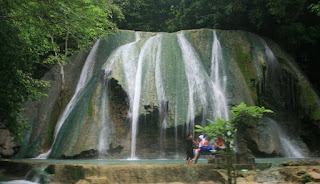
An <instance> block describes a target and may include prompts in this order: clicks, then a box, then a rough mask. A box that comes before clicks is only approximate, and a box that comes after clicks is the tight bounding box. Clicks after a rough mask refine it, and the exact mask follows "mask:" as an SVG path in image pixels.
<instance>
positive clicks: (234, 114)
mask: <svg viewBox="0 0 320 184" xmlns="http://www.w3.org/2000/svg"><path fill="white" fill-rule="evenodd" d="M264 113H273V111H272V110H270V109H266V108H264V107H258V106H247V104H245V103H244V102H242V103H240V104H239V105H236V106H234V107H232V109H231V118H230V120H222V119H221V118H218V119H217V120H216V121H213V120H210V119H207V121H208V122H209V125H207V126H204V127H202V126H200V125H195V127H196V129H195V132H203V133H205V134H206V135H207V136H208V137H210V138H211V137H221V138H223V141H224V143H225V146H226V149H225V151H226V152H228V153H232V148H231V142H232V140H233V137H234V134H235V133H236V132H237V130H238V129H242V128H246V127H251V126H252V125H253V123H254V122H255V121H257V120H258V119H261V118H262V116H263V114H264Z"/></svg>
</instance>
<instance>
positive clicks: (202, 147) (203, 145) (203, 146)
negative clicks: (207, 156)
mask: <svg viewBox="0 0 320 184" xmlns="http://www.w3.org/2000/svg"><path fill="white" fill-rule="evenodd" d="M199 138H200V142H199V143H198V148H197V149H195V150H194V158H193V160H196V158H197V157H198V156H199V152H204V151H209V150H211V149H212V147H211V146H209V142H208V141H207V140H206V139H205V138H204V137H203V135H200V136H199Z"/></svg>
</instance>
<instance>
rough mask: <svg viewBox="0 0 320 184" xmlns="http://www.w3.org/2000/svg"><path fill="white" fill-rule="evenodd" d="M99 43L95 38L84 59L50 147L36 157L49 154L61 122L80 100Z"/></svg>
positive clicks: (41, 157) (90, 72)
mask: <svg viewBox="0 0 320 184" xmlns="http://www.w3.org/2000/svg"><path fill="white" fill-rule="evenodd" d="M99 43H100V40H97V41H96V43H95V44H94V46H93V47H92V49H91V51H90V53H89V55H88V57H87V59H86V61H85V64H84V66H83V68H82V70H81V75H80V78H79V81H78V84H77V87H76V90H75V92H74V94H73V96H72V98H71V100H70V101H69V103H68V105H67V106H66V108H65V109H64V111H63V113H62V115H61V116H60V118H59V120H58V122H57V124H56V128H55V131H54V136H53V143H52V144H51V147H50V149H49V150H48V151H47V152H46V153H42V154H40V155H39V156H37V157H36V158H39V159H46V158H47V157H48V156H49V155H50V153H51V151H52V147H53V145H54V143H55V141H56V138H57V136H58V134H59V131H60V129H61V127H62V125H63V123H64V122H65V120H66V119H67V117H68V116H69V114H70V112H71V111H72V109H73V108H74V106H75V105H76V104H77V102H78V101H79V100H80V92H81V91H82V90H83V89H84V87H85V85H86V84H87V82H88V81H89V79H90V78H91V77H92V73H93V68H94V60H95V57H96V52H97V48H98V45H99Z"/></svg>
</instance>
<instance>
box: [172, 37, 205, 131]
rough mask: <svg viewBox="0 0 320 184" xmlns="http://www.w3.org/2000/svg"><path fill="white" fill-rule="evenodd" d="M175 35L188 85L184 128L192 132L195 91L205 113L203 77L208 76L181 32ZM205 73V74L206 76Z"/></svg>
mask: <svg viewBox="0 0 320 184" xmlns="http://www.w3.org/2000/svg"><path fill="white" fill-rule="evenodd" d="M177 36H178V41H179V45H180V48H181V51H182V58H183V61H184V65H185V71H186V76H187V80H188V87H189V104H188V117H187V130H186V131H187V133H188V132H193V127H194V125H195V122H194V118H195V103H194V95H195V93H197V94H198V96H199V97H200V100H201V104H202V106H203V109H204V110H203V111H204V113H203V114H205V111H206V108H207V104H208V102H207V94H206V93H205V86H206V83H205V78H208V75H207V73H206V71H205V69H204V68H203V66H202V64H201V61H200V57H199V56H198V54H197V53H196V51H195V49H194V48H193V47H192V45H191V44H190V43H189V42H188V41H187V39H186V38H185V37H184V35H183V32H182V33H181V34H178V35H177ZM205 75H207V77H206V76H205Z"/></svg>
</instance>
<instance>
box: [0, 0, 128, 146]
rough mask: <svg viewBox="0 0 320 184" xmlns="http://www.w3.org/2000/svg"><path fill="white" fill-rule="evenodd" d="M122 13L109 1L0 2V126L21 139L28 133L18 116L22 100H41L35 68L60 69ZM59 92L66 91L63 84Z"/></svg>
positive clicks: (44, 85) (110, 27)
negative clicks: (25, 131) (57, 67)
mask: <svg viewBox="0 0 320 184" xmlns="http://www.w3.org/2000/svg"><path fill="white" fill-rule="evenodd" d="M121 17H122V14H121V12H120V10H119V9H118V7H117V6H115V5H114V4H112V1H111V0H94V1H92V0H75V1H64V0H46V1H38V0H27V1H20V0H12V1H3V0H0V23H1V27H0V39H1V47H0V51H1V59H0V60H1V62H0V77H1V81H0V101H1V107H0V123H1V124H2V125H1V128H6V129H8V130H9V131H10V132H11V133H12V134H13V135H14V136H15V138H16V141H18V140H19V139H20V140H21V135H22V132H23V131H24V130H25V129H26V128H27V123H26V120H25V119H23V118H22V117H21V115H20V113H21V112H22V110H23V108H22V107H23V105H22V104H23V103H24V102H25V101H27V100H38V99H40V98H41V97H44V96H46V94H45V90H46V89H48V87H49V84H48V83H47V82H45V81H41V80H39V78H40V77H41V76H36V75H35V73H36V72H35V71H36V69H37V67H38V66H39V65H41V66H46V67H50V66H52V65H53V64H59V65H60V67H61V75H62V79H63V78H64V72H63V66H64V65H65V64H67V63H68V62H69V60H68V57H69V56H70V55H72V54H74V53H76V52H79V51H80V50H85V49H86V48H88V46H90V45H91V44H92V42H93V41H94V40H96V39H97V38H98V37H103V36H106V35H109V34H111V33H112V31H113V30H116V25H115V24H114V23H113V22H111V21H110V20H111V19H116V18H121ZM62 88H63V89H65V88H66V86H65V84H64V80H62Z"/></svg>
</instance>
